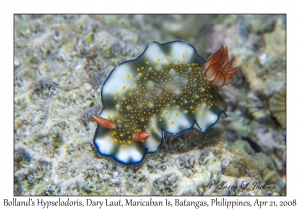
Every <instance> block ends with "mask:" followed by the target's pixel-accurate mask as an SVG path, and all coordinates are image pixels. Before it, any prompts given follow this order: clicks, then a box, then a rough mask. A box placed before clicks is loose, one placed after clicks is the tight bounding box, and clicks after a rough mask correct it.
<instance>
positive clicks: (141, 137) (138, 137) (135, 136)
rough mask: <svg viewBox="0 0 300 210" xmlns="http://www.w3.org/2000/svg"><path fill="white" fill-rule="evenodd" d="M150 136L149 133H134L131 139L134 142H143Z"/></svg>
mask: <svg viewBox="0 0 300 210" xmlns="http://www.w3.org/2000/svg"><path fill="white" fill-rule="evenodd" d="M149 136H150V133H147V132H139V133H134V134H133V139H134V140H135V141H144V140H146V139H148V138H149Z"/></svg>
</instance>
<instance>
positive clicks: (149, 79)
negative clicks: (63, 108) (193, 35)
mask: <svg viewBox="0 0 300 210" xmlns="http://www.w3.org/2000/svg"><path fill="white" fill-rule="evenodd" d="M222 47H223V46H222ZM226 50H227V48H226ZM223 51H224V50H223ZM220 54H221V56H222V58H221V61H222V62H223V63H224V61H227V59H228V55H227V56H225V54H226V52H222V53H219V55H218V56H215V57H212V59H210V66H211V67H210V69H209V72H206V70H205V69H204V67H205V60H204V59H203V58H202V57H201V56H199V55H198V54H197V52H196V50H195V48H194V47H193V46H191V45H189V44H187V43H184V42H181V41H174V42H169V43H165V44H159V43H157V42H153V43H151V44H150V45H148V47H147V48H146V49H145V51H144V52H143V53H142V54H141V55H140V56H139V57H138V58H136V59H135V60H131V61H127V62H124V63H122V64H120V65H118V66H117V67H116V68H115V69H114V70H112V72H111V73H110V75H109V76H108V78H107V80H106V81H105V83H104V85H103V88H102V103H103V106H104V108H103V109H102V111H101V113H100V115H99V116H94V118H95V121H96V122H97V124H98V126H97V129H96V132H95V136H94V144H95V146H96V148H97V151H98V152H99V153H100V154H101V155H104V156H108V157H112V158H113V159H115V160H116V161H117V162H120V163H122V164H126V165H131V164H138V163H140V162H142V161H143V160H144V158H145V156H146V154H147V153H154V152H156V151H157V149H158V148H159V147H160V146H161V144H162V143H163V141H164V132H167V133H170V134H174V135H175V134H179V133H182V132H184V131H186V130H189V129H191V128H193V127H195V128H197V129H199V130H200V131H202V132H205V131H206V130H208V129H209V128H210V127H211V126H213V125H214V124H215V123H216V122H217V121H218V119H219V117H220V115H221V114H222V113H224V114H225V111H226V102H225V100H224V99H223V98H222V96H221V95H220V94H219V93H218V92H217V87H219V86H222V85H224V84H228V83H229V81H228V80H231V81H232V79H233V77H234V73H235V72H236V71H237V70H238V69H236V68H235V69H234V72H233V73H232V74H230V77H229V76H227V77H228V79H227V80H226V78H227V77H223V78H225V79H223V78H221V77H220V76H219V75H215V76H214V75H213V74H214V72H215V74H218V73H217V72H219V68H222V67H224V65H223V66H222V65H216V64H215V62H219V61H216V60H220V58H219V57H220ZM227 54H228V52H227ZM224 56H225V58H224ZM228 63H229V64H228V65H227V64H225V67H226V68H227V70H228V69H229V70H230V71H231V70H232V68H229V67H228V66H231V64H232V62H231V63H230V62H228ZM213 67H216V68H218V70H214V69H213ZM205 73H208V74H209V77H210V78H213V79H212V80H213V81H209V80H207V78H206V76H205ZM222 75H223V74H222ZM214 77H218V78H217V79H214ZM219 77H220V78H219ZM214 81H217V82H215V83H217V85H215V84H213V83H214ZM216 86H217V87H216Z"/></svg>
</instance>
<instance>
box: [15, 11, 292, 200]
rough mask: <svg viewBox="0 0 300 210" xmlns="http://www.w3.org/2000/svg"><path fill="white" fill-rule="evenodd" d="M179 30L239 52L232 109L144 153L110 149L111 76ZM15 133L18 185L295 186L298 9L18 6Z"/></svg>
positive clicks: (185, 189)
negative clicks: (289, 144) (290, 16)
mask: <svg viewBox="0 0 300 210" xmlns="http://www.w3.org/2000/svg"><path fill="white" fill-rule="evenodd" d="M174 40H181V41H184V42H187V43H189V44H191V45H193V46H194V47H195V49H196V50H197V53H198V54H199V55H201V56H202V57H203V58H205V59H207V58H208V57H209V56H210V55H211V54H212V53H213V52H215V51H217V50H218V49H219V48H220V46H221V44H223V45H224V46H227V47H228V49H229V54H230V56H231V57H233V56H234V57H236V59H235V66H241V70H240V71H239V72H238V73H237V75H236V77H235V79H234V80H233V82H232V83H231V84H230V85H227V86H224V87H222V88H221V89H220V90H219V93H220V94H221V95H222V96H223V97H225V100H226V102H227V112H226V114H227V117H221V118H220V120H219V121H218V123H217V124H215V125H214V126H213V127H212V128H211V129H210V130H208V131H207V132H206V133H201V132H200V131H198V130H196V129H192V130H190V131H187V132H185V133H182V134H180V135H177V136H172V135H168V134H166V135H165V142H164V144H163V145H162V147H161V148H160V149H159V150H158V151H157V152H156V153H154V154H150V155H148V156H147V157H146V158H145V160H144V161H143V162H142V163H141V164H138V165H133V166H125V165H122V164H119V163H117V162H116V161H114V160H113V159H111V158H106V157H104V156H101V155H99V154H98V153H97V150H96V148H95V146H94V144H93V137H94V133H95V130H96V123H95V122H94V120H93V118H92V115H96V114H98V113H99V112H100V111H101V109H102V104H101V88H102V85H103V83H104V81H105V80H106V78H107V76H108V75H109V73H110V72H111V70H112V69H113V68H114V67H115V66H116V65H118V64H119V63H121V62H124V61H127V60H131V59H134V58H136V57H137V56H139V55H140V54H141V53H142V52H143V51H144V49H145V48H146V47H147V45H148V44H150V43H152V42H153V41H156V42H159V43H165V42H170V41H174ZM14 142H15V145H14V195H285V194H286V191H285V188H286V16H285V15H15V16H14ZM242 183H243V184H245V183H249V185H248V186H247V187H245V189H243V188H239V187H237V188H236V189H234V188H229V187H228V186H241V184H242ZM255 183H257V185H258V186H264V187H258V188H255V189H253V186H254V185H255ZM226 186H227V187H226ZM268 186H269V187H268ZM273 186H275V187H273Z"/></svg>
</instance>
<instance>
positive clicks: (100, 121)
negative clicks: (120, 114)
mask: <svg viewBox="0 0 300 210" xmlns="http://www.w3.org/2000/svg"><path fill="white" fill-rule="evenodd" d="M93 117H94V120H95V121H96V123H98V124H99V125H100V126H102V127H104V128H108V129H114V128H115V127H116V125H115V123H113V122H112V121H110V120H107V119H105V118H103V117H99V116H95V115H93Z"/></svg>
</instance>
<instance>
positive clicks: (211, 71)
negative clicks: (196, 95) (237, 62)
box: [204, 45, 240, 87]
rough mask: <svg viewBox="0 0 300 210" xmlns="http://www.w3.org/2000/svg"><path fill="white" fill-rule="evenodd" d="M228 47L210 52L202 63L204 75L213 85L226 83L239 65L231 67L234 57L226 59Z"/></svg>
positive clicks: (232, 77) (232, 76) (231, 78)
mask: <svg viewBox="0 0 300 210" xmlns="http://www.w3.org/2000/svg"><path fill="white" fill-rule="evenodd" d="M228 57H229V56H228V49H227V47H226V48H225V49H224V46H223V45H222V46H221V48H220V49H219V50H218V51H217V52H215V53H214V54H212V55H211V56H210V57H209V58H208V59H207V61H206V63H205V64H204V68H205V70H204V76H206V79H207V80H208V81H209V82H210V83H211V84H213V85H215V86H217V87H222V86H223V85H228V84H229V83H231V82H232V80H233V79H234V76H235V74H236V73H237V71H238V70H239V69H240V67H232V63H233V61H234V59H235V58H232V59H231V60H230V61H228Z"/></svg>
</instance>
